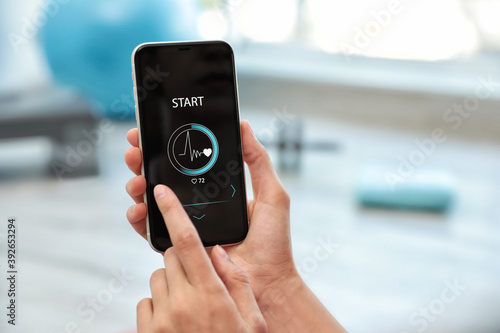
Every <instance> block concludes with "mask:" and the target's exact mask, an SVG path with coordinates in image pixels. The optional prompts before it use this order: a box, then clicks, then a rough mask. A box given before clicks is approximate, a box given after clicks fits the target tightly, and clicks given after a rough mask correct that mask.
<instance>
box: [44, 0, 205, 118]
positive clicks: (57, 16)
mask: <svg viewBox="0 0 500 333" xmlns="http://www.w3.org/2000/svg"><path fill="white" fill-rule="evenodd" d="M43 10H44V13H45V15H46V16H47V20H46V24H45V25H44V26H43V27H42V28H41V29H40V32H39V38H40V41H41V45H42V47H43V49H44V51H45V54H46V57H47V61H48V64H49V67H50V69H51V71H52V74H53V76H54V79H55V80H56V82H57V83H59V84H62V85H67V86H71V87H75V88H77V89H78V90H79V91H80V92H81V93H82V94H84V95H85V96H87V97H89V98H90V100H91V101H92V102H94V104H95V105H96V107H97V109H98V110H100V112H102V113H103V115H104V116H107V117H114V118H122V119H123V118H127V117H132V116H133V115H134V101H133V92H132V86H133V85H132V78H131V55H132V51H133V50H134V48H135V47H136V46H137V45H138V44H140V43H144V42H156V41H169V40H190V39H196V38H197V37H198V35H197V31H196V19H197V16H198V11H199V10H198V6H197V2H194V1H189V0H168V1H166V0H141V1H137V0H71V1H67V0H49V1H48V2H47V3H46V5H45V6H44V8H43Z"/></svg>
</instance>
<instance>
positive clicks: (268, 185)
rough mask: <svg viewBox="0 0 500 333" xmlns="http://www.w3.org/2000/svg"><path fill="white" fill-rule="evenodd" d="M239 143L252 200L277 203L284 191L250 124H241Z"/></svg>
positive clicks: (267, 155) (243, 122) (244, 122)
mask: <svg viewBox="0 0 500 333" xmlns="http://www.w3.org/2000/svg"><path fill="white" fill-rule="evenodd" d="M241 141H242V145H243V159H244V161H245V163H246V164H247V165H248V170H249V171H250V175H251V178H252V188H253V193H254V199H255V200H257V201H259V202H267V203H271V204H273V203H279V202H278V200H280V199H281V197H282V195H283V193H284V189H283V185H282V184H281V182H280V181H279V179H278V176H277V175H276V172H275V171H274V168H273V165H272V163H271V158H270V157H269V154H268V153H267V151H266V149H265V148H264V146H263V145H262V144H261V143H260V142H259V141H258V140H257V138H256V137H255V135H254V134H253V131H252V128H251V127H250V123H249V122H248V121H246V120H243V121H242V122H241Z"/></svg>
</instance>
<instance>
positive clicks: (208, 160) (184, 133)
mask: <svg viewBox="0 0 500 333" xmlns="http://www.w3.org/2000/svg"><path fill="white" fill-rule="evenodd" d="M167 154H168V159H169V160H170V163H171V164H172V166H173V167H174V168H175V169H176V170H177V171H179V172H180V173H182V174H185V175H188V176H198V175H201V174H204V173H205V172H207V171H209V170H210V169H211V168H212V167H213V166H214V164H215V162H216V161H217V158H218V156H219V144H218V142H217V138H216V137H215V135H214V134H213V133H212V131H210V130H209V129H208V128H207V127H205V126H203V125H200V124H185V125H182V126H181V127H179V128H177V129H176V130H175V131H174V132H173V133H172V135H171V136H170V139H169V140H168V145H167Z"/></svg>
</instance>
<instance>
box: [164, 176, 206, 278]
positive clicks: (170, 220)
mask: <svg viewBox="0 0 500 333" xmlns="http://www.w3.org/2000/svg"><path fill="white" fill-rule="evenodd" d="M154 194H155V199H156V203H157V204H158V208H159V209H160V212H161V214H162V215H163V219H164V221H165V224H166V226H167V230H168V232H169V234H170V239H171V240H172V244H173V245H174V247H175V250H176V252H177V255H178V257H179V260H180V262H181V264H182V267H183V268H184V271H185V272H186V276H187V278H188V280H189V282H191V283H192V284H196V283H204V281H205V280H208V279H210V278H211V277H213V279H215V276H216V275H215V271H214V269H213V266H212V264H211V263H210V259H209V258H208V255H207V253H206V252H205V248H204V247H203V244H202V242H201V240H200V236H199V235H198V231H197V230H196V228H195V227H194V225H193V223H192V222H191V220H190V219H189V217H188V216H187V214H186V211H185V210H184V208H183V207H182V205H181V203H180V202H179V199H177V196H176V195H175V194H174V192H172V190H171V189H169V188H168V187H167V186H165V185H157V186H156V187H155V189H154Z"/></svg>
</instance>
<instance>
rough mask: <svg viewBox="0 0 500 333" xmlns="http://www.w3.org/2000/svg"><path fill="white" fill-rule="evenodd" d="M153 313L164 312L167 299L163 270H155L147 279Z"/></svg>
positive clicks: (166, 285)
mask: <svg viewBox="0 0 500 333" xmlns="http://www.w3.org/2000/svg"><path fill="white" fill-rule="evenodd" d="M149 287H150V288H151V298H152V299H153V309H154V311H158V310H159V311H160V312H162V311H164V310H165V309H164V308H165V306H166V304H167V299H168V288H169V286H168V282H167V275H166V271H165V268H161V269H157V270H156V271H154V272H153V274H151V278H150V279H149Z"/></svg>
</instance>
